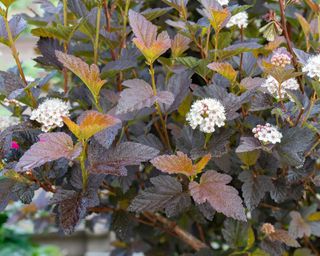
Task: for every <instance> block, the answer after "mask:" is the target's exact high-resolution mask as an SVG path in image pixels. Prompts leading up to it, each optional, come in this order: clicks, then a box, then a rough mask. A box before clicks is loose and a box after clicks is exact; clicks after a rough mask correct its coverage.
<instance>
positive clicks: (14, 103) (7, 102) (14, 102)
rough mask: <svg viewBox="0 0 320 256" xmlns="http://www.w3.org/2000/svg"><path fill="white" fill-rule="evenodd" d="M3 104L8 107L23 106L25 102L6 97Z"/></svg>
mask: <svg viewBox="0 0 320 256" xmlns="http://www.w3.org/2000/svg"><path fill="white" fill-rule="evenodd" d="M2 104H3V105H4V106H6V107H9V106H16V107H23V106H25V104H23V103H22V102H20V101H18V100H15V99H12V100H9V99H8V98H5V99H4V100H3V101H2Z"/></svg>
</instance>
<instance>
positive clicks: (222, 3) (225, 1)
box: [216, 0, 229, 6]
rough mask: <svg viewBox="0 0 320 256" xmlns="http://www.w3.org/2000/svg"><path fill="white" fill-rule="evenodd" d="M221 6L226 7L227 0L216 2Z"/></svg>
mask: <svg viewBox="0 0 320 256" xmlns="http://www.w3.org/2000/svg"><path fill="white" fill-rule="evenodd" d="M216 1H217V2H218V3H219V4H220V5H221V6H223V5H228V4H229V0H216Z"/></svg>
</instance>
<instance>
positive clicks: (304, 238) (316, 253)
mask: <svg viewBox="0 0 320 256" xmlns="http://www.w3.org/2000/svg"><path fill="white" fill-rule="evenodd" d="M303 240H304V243H305V244H306V245H307V246H308V247H309V248H310V249H311V250H312V251H313V253H314V254H315V255H316V256H319V252H318V250H317V248H315V247H314V245H313V244H312V243H311V241H310V240H309V238H308V237H307V236H304V237H303Z"/></svg>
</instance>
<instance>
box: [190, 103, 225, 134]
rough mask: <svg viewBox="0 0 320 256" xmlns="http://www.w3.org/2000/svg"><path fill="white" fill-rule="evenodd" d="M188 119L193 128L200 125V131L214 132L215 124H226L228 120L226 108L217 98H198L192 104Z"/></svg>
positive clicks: (219, 125) (220, 125) (218, 125)
mask: <svg viewBox="0 0 320 256" xmlns="http://www.w3.org/2000/svg"><path fill="white" fill-rule="evenodd" d="M186 119H187V121H188V122H189V124H190V126H191V127H192V129H196V128H197V126H199V128H200V131H202V132H204V133H212V132H214V131H215V126H217V127H222V126H224V124H225V120H226V115H225V109H224V107H223V105H222V104H221V103H220V102H219V101H218V100H215V99H210V98H207V99H203V100H197V101H196V102H194V103H193V104H192V106H191V109H190V112H189V113H188V114H187V118H186Z"/></svg>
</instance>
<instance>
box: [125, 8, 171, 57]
mask: <svg viewBox="0 0 320 256" xmlns="http://www.w3.org/2000/svg"><path fill="white" fill-rule="evenodd" d="M129 21H130V25H131V28H132V31H133V33H134V35H135V36H136V37H135V38H134V39H133V42H134V44H135V45H136V46H137V48H138V49H139V50H140V51H141V52H142V54H143V55H144V56H145V58H146V59H147V61H148V62H149V63H153V62H154V61H155V60H156V59H157V58H158V57H159V56H160V55H162V54H163V53H165V52H166V51H167V50H168V49H169V48H170V47H171V40H170V38H169V35H168V33H167V32H162V33H160V34H159V35H158V36H157V30H158V29H157V27H156V26H155V25H153V24H152V23H151V22H150V21H148V20H147V19H146V18H145V17H144V16H143V15H141V14H139V13H137V12H135V11H133V10H130V11H129Z"/></svg>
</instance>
